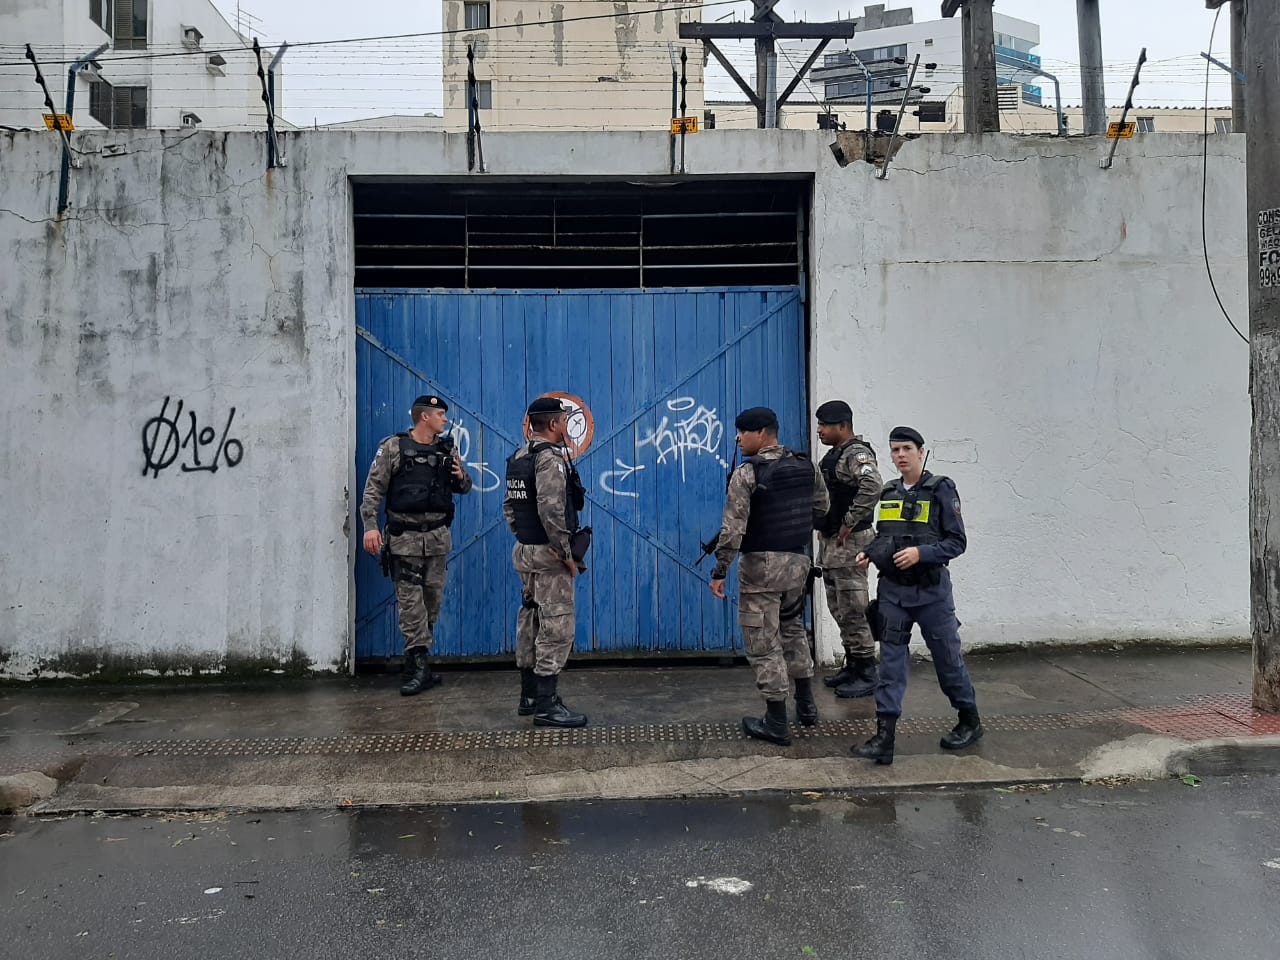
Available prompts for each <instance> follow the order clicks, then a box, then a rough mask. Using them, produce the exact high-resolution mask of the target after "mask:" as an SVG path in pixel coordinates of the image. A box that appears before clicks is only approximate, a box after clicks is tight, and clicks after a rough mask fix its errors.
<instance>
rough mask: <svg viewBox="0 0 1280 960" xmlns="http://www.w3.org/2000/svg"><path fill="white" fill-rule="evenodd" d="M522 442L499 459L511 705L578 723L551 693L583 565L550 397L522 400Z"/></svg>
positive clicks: (568, 640) (556, 410)
mask: <svg viewBox="0 0 1280 960" xmlns="http://www.w3.org/2000/svg"><path fill="white" fill-rule="evenodd" d="M528 418H529V431H530V433H531V434H532V436H531V438H530V440H529V442H528V443H527V444H526V445H525V446H523V447H521V448H520V449H519V450H517V451H516V452H515V453H514V454H513V455H512V457H511V459H510V460H508V461H507V494H506V498H505V499H504V500H503V503H502V512H503V514H504V515H505V516H506V518H507V525H508V526H509V527H510V528H511V532H512V533H514V534H515V535H516V540H517V541H518V542H517V543H516V546H515V550H514V551H513V553H512V555H511V559H512V562H513V563H514V565H515V568H516V573H518V574H519V575H520V585H521V593H522V597H521V600H522V605H521V607H520V613H519V615H518V616H517V618H516V666H517V667H519V668H520V702H519V706H518V707H517V712H518V713H519V714H520V715H522V716H528V715H529V714H533V722H534V725H535V726H540V727H585V726H586V725H587V718H586V716H585V715H584V714H581V713H577V712H575V711H573V710H570V709H569V708H568V707H566V706H565V705H564V703H563V702H562V701H561V699H560V697H559V695H558V694H557V692H556V690H557V685H558V680H559V676H560V671H561V670H563V669H564V665H565V662H566V661H567V660H568V659H569V651H570V650H571V649H572V648H573V634H574V626H575V624H574V578H575V577H576V576H577V575H578V573H579V572H580V571H585V570H586V566H585V565H584V564H582V563H581V557H579V558H577V559H575V557H574V546H573V541H574V535H575V534H576V533H577V532H578V529H579V527H578V512H579V511H580V510H581V509H582V507H583V505H584V502H585V501H584V497H585V492H586V491H585V490H584V488H583V486H582V483H581V481H580V480H579V479H578V473H577V470H576V469H574V468H573V466H572V464H571V462H570V461H569V460H568V458H567V457H566V455H565V452H564V442H565V436H566V434H567V431H568V415H567V411H566V410H565V409H564V407H563V405H562V404H561V403H560V401H559V400H557V399H555V398H554V397H539V398H538V399H537V400H534V401H533V402H532V403H531V404H529V409H528Z"/></svg>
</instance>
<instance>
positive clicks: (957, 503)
mask: <svg viewBox="0 0 1280 960" xmlns="http://www.w3.org/2000/svg"><path fill="white" fill-rule="evenodd" d="M951 509H952V510H954V511H955V512H956V513H959V512H960V498H959V497H956V498H955V499H954V500H952V501H951Z"/></svg>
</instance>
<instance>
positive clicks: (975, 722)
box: [940, 710, 986, 750]
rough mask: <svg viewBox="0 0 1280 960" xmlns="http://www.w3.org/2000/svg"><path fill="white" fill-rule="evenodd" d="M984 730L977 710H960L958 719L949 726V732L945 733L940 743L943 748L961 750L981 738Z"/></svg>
mask: <svg viewBox="0 0 1280 960" xmlns="http://www.w3.org/2000/svg"><path fill="white" fill-rule="evenodd" d="M985 732H986V731H985V730H983V729H982V720H981V718H980V717H979V716H978V711H977V710H961V711H960V721H959V722H958V723H957V724H956V725H955V726H954V727H952V728H951V732H950V733H948V734H946V735H945V736H944V737H943V738H942V740H941V741H940V743H941V745H942V749H943V750H963V749H964V748H965V747H971V746H973V745H974V744H975V743H977V742H978V741H979V740H981V739H982V735H983V734H984V733H985Z"/></svg>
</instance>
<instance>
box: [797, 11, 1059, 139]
mask: <svg viewBox="0 0 1280 960" xmlns="http://www.w3.org/2000/svg"><path fill="white" fill-rule="evenodd" d="M994 19H995V31H996V46H995V49H996V78H997V80H998V81H999V83H1000V85H1001V87H1000V103H1001V108H1002V109H1017V108H1020V107H1021V105H1022V104H1024V103H1025V104H1033V105H1037V104H1040V103H1041V102H1042V98H1043V91H1042V90H1041V87H1040V86H1039V78H1038V75H1037V73H1036V70H1038V69H1039V67H1040V58H1039V57H1038V56H1037V55H1035V54H1034V53H1032V52H1031V51H1032V50H1034V49H1035V48H1036V47H1038V46H1039V45H1040V28H1039V27H1038V26H1037V25H1036V24H1034V23H1029V22H1027V21H1026V20H1019V19H1018V18H1016V17H1008V16H1005V15H1004V14H1001V13H996V14H995V15H994ZM853 22H854V24H855V25H856V28H857V34H856V35H855V37H854V39H853V41H852V42H851V44H850V49H847V50H837V51H833V52H828V53H826V54H824V55H823V57H822V59H821V60H820V61H819V63H818V64H817V65H815V66H814V67H813V69H812V70H810V71H809V80H810V82H811V83H812V85H813V87H814V93H815V98H820V99H822V100H825V101H826V102H828V103H833V104H834V103H838V104H840V113H841V115H842V118H844V120H845V123H846V124H847V126H848V128H849V129H862V128H863V127H864V126H865V124H866V102H867V87H868V84H869V85H870V87H871V103H872V111H873V113H874V112H875V110H876V109H877V108H878V106H880V105H888V104H895V105H896V104H898V103H899V102H900V101H901V100H902V93H903V88H905V87H906V85H907V77H908V74H909V73H910V70H911V61H912V60H913V59H914V58H915V57H916V55H917V54H919V56H920V63H921V65H922V67H921V70H920V72H919V73H917V75H916V80H915V86H917V87H919V86H925V87H927V88H928V91H929V92H928V93H927V94H925V93H922V92H920V91H914V90H913V92H912V94H911V97H910V98H909V99H910V102H915V101H919V100H924V101H927V102H937V101H945V100H946V99H947V98H949V97H950V96H951V95H952V94H953V93H955V91H956V90H958V89H961V88H962V84H963V69H962V63H963V46H962V44H961V37H960V18H958V17H955V18H951V19H945V20H942V19H940V20H927V21H924V22H920V23H917V22H916V21H915V13H914V11H913V10H912V9H911V8H910V7H906V8H904V9H901V10H886V9H885V8H884V4H882V3H876V4H868V5H867V6H866V7H865V8H864V10H863V14H862V16H861V17H855V18H853ZM787 47H788V48H789V53H790V57H791V59H793V60H795V61H796V62H797V63H803V62H804V58H805V57H807V56H808V52H809V50H812V49H813V43H812V42H805V43H804V44H797V45H791V44H788V45H787ZM926 63H933V64H937V67H936V69H934V70H925V69H924V68H923V64H926ZM864 68H865V69H864ZM819 84H820V85H821V87H820V88H819ZM859 107H861V108H862V109H861V111H860V112H859V110H858V108H859ZM873 123H874V121H873Z"/></svg>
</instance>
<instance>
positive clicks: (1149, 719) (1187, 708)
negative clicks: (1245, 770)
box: [1115, 693, 1280, 740]
mask: <svg viewBox="0 0 1280 960" xmlns="http://www.w3.org/2000/svg"><path fill="white" fill-rule="evenodd" d="M1115 713H1116V719H1117V720H1121V721H1123V722H1125V723H1133V724H1136V725H1137V726H1140V727H1145V728H1146V729H1148V730H1154V731H1155V732H1156V733H1164V734H1168V735H1169V736H1172V737H1180V738H1182V739H1183V740H1217V739H1220V738H1223V737H1264V736H1271V735H1277V734H1280V714H1274V713H1262V712H1261V711H1259V710H1255V709H1254V708H1253V705H1252V701H1251V700H1250V698H1249V696H1248V694H1243V693H1231V694H1223V695H1221V696H1207V697H1192V698H1190V699H1189V700H1186V701H1184V702H1182V703H1179V704H1174V705H1165V706H1156V707H1135V708H1133V709H1131V710H1118V711H1116V712H1115Z"/></svg>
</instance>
